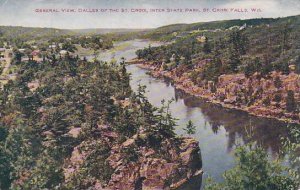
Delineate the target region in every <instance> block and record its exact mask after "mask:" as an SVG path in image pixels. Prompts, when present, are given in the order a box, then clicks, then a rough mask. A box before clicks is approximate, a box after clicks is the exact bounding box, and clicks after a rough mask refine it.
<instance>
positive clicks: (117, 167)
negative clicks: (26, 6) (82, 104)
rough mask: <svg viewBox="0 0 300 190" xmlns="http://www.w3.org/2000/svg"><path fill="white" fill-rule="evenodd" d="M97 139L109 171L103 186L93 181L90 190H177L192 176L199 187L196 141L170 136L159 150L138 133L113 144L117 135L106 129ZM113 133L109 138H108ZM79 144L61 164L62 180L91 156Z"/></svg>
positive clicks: (100, 130)
mask: <svg viewBox="0 0 300 190" xmlns="http://www.w3.org/2000/svg"><path fill="white" fill-rule="evenodd" d="M98 130H99V133H100V134H101V137H100V139H101V140H102V141H106V142H105V143H106V144H107V146H109V149H110V152H109V156H108V157H107V158H106V160H105V162H107V163H108V164H109V166H110V167H111V169H112V171H113V172H112V175H111V177H110V179H109V180H108V182H107V183H106V184H104V183H101V182H100V181H99V180H97V179H95V181H94V182H93V184H94V185H93V187H92V189H95V190H96V189H105V190H116V189H119V190H139V189H143V190H163V189H178V188H179V187H181V186H183V185H185V184H186V183H188V182H189V181H190V180H192V179H194V178H195V177H199V187H200V184H201V179H200V176H201V174H202V170H201V167H202V161H201V157H200V153H199V152H200V149H199V145H198V142H197V141H196V140H194V139H193V138H188V137H180V138H179V137H174V138H170V139H164V140H162V142H161V144H160V146H159V147H157V148H155V147H151V146H149V145H147V144H146V143H145V142H144V140H145V139H147V138H148V134H147V133H143V132H141V133H139V134H138V135H134V136H133V137H131V138H129V139H127V140H126V141H124V142H123V143H121V144H119V143H114V142H116V141H115V140H116V138H117V136H116V135H115V133H114V132H113V131H112V130H111V128H110V127H108V126H105V127H103V126H99V129H98ZM112 134H113V135H112ZM89 143H96V142H95V141H91V142H82V143H81V144H80V145H79V146H77V147H75V148H74V150H73V153H72V156H71V158H70V159H69V160H67V161H66V164H65V169H64V171H65V172H64V173H65V179H66V181H68V180H69V179H70V178H71V177H72V176H74V175H76V173H77V172H79V171H80V168H81V165H82V164H83V163H84V162H85V159H86V158H87V157H88V156H89V154H90V153H91V152H90V151H85V146H86V144H89Z"/></svg>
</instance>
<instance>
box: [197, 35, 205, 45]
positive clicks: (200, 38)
mask: <svg viewBox="0 0 300 190" xmlns="http://www.w3.org/2000/svg"><path fill="white" fill-rule="evenodd" d="M196 39H197V41H198V42H200V43H203V42H205V40H206V37H205V36H198V37H197V38H196Z"/></svg>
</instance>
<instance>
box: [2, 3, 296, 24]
mask: <svg viewBox="0 0 300 190" xmlns="http://www.w3.org/2000/svg"><path fill="white" fill-rule="evenodd" d="M252 8H255V9H256V10H257V9H260V10H261V11H260V12H257V11H255V12H252V11H251V9H252ZM53 9H54V10H56V11H58V12H40V10H46V11H49V10H53ZM64 9H74V10H75V11H76V12H63V10H64ZM91 9H94V10H95V9H98V11H99V12H82V11H83V10H91ZM110 9H113V10H114V11H111V10H110ZM126 9H127V12H122V10H123V11H125V10H126ZM137 9H139V10H140V9H145V10H146V11H148V12H136V11H137ZM156 9H160V10H161V9H164V12H157V11H156V12H151V10H156ZM167 9H169V11H170V10H172V12H166V11H167ZM180 9H181V11H182V12H178V11H179V10H180ZM191 9H195V10H194V11H193V12H191ZM203 9H206V10H208V11H205V12H204V11H203ZM224 9H227V12H225V11H224ZM245 9H247V11H248V12H244V10H245ZM115 10H118V11H119V12H115ZM175 10H176V12H175ZM187 10H189V11H187ZM101 11H104V12H101ZM242 11H243V12H242ZM0 13H1V15H0V25H6V26H27V27H52V28H62V29H84V28H155V27H159V26H164V25H169V24H175V23H193V22H206V21H214V20H229V19H247V18H262V17H268V18H270V17H274V18H277V17H285V16H291V15H300V0H0Z"/></svg>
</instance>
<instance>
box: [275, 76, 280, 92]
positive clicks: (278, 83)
mask: <svg viewBox="0 0 300 190" xmlns="http://www.w3.org/2000/svg"><path fill="white" fill-rule="evenodd" d="M274 86H275V87H276V88H278V89H279V88H281V87H282V81H281V80H280V77H279V76H276V77H275V79H274Z"/></svg>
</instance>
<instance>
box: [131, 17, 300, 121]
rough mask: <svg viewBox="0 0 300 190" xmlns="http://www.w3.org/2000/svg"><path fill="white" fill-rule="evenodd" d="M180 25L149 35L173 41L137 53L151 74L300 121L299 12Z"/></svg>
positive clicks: (210, 95) (254, 109) (263, 113)
mask: <svg viewBox="0 0 300 190" xmlns="http://www.w3.org/2000/svg"><path fill="white" fill-rule="evenodd" d="M179 26H180V27H178V25H172V26H166V27H161V28H158V29H156V30H155V31H153V32H152V33H148V37H149V38H151V39H160V40H172V43H170V44H168V45H164V46H160V47H148V48H145V49H143V50H139V51H137V56H138V58H139V59H140V60H141V59H142V61H141V62H142V63H144V64H145V65H147V66H149V68H151V69H153V70H154V72H155V75H164V76H167V77H170V78H172V79H174V80H175V81H176V83H177V86H178V87H180V88H183V89H184V90H186V91H188V92H189V93H191V94H195V95H198V96H201V97H205V98H208V99H209V100H210V101H215V102H217V103H220V104H222V105H224V106H225V107H233V108H238V109H242V110H245V111H248V112H250V113H253V114H255V115H259V116H264V117H274V118H279V119H287V120H292V121H293V122H297V123H299V122H300V116H299V110H300V94H299V92H300V87H299V86H300V77H299V74H300V56H299V53H300V41H299V39H300V16H292V17H286V18H277V19H250V20H231V21H216V22H210V23H195V24H189V25H179ZM171 32H172V33H171Z"/></svg>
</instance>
